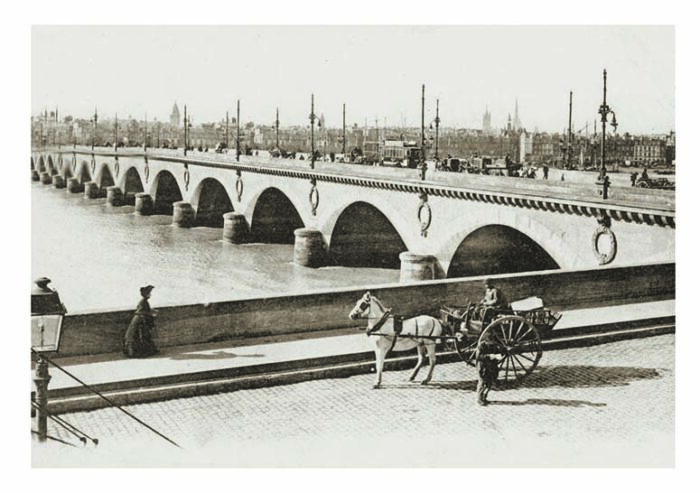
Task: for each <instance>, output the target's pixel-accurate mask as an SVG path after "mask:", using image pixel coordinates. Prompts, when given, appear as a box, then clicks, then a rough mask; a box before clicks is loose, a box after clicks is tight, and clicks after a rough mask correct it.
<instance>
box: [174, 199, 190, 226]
mask: <svg viewBox="0 0 700 493" xmlns="http://www.w3.org/2000/svg"><path fill="white" fill-rule="evenodd" d="M173 224H174V225H175V226H178V227H180V228H191V227H192V226H194V207H192V204H190V203H189V202H183V201H180V202H175V203H173Z"/></svg>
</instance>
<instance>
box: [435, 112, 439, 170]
mask: <svg viewBox="0 0 700 493" xmlns="http://www.w3.org/2000/svg"><path fill="white" fill-rule="evenodd" d="M439 149H440V100H439V99H438V100H437V103H436V106H435V162H436V163H438V162H440V150H439Z"/></svg>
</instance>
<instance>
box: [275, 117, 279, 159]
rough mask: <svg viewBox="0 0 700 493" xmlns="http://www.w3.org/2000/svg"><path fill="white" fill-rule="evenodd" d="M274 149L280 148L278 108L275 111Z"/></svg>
mask: <svg viewBox="0 0 700 493" xmlns="http://www.w3.org/2000/svg"><path fill="white" fill-rule="evenodd" d="M275 149H277V152H279V150H280V109H279V108H277V110H276V111H275Z"/></svg>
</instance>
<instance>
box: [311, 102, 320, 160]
mask: <svg viewBox="0 0 700 493" xmlns="http://www.w3.org/2000/svg"><path fill="white" fill-rule="evenodd" d="M316 120H318V126H319V127H321V120H319V119H318V117H317V116H316V113H314V95H313V94H312V95H311V114H310V115H309V121H310V122H311V169H314V165H315V164H316V147H315V144H314V125H315V124H316Z"/></svg>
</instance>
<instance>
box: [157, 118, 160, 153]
mask: <svg viewBox="0 0 700 493" xmlns="http://www.w3.org/2000/svg"><path fill="white" fill-rule="evenodd" d="M157 144H158V148H159V149H160V122H158V140H157Z"/></svg>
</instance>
